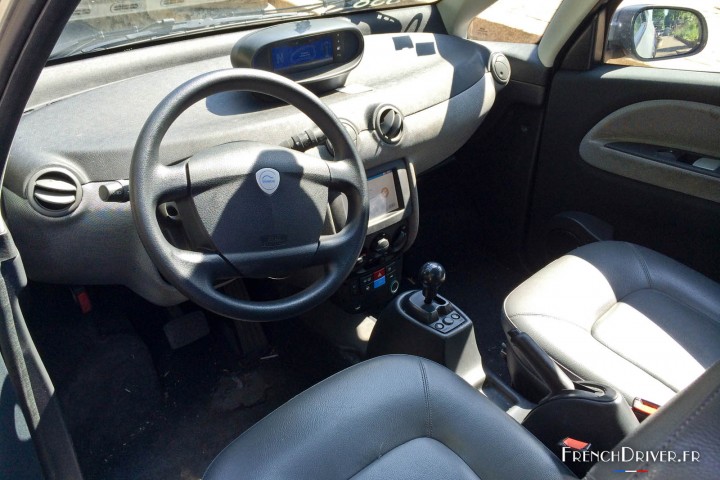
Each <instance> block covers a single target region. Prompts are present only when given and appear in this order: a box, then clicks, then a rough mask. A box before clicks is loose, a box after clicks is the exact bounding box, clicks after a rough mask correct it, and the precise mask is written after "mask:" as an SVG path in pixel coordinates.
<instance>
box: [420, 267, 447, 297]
mask: <svg viewBox="0 0 720 480" xmlns="http://www.w3.org/2000/svg"><path fill="white" fill-rule="evenodd" d="M420 281H421V282H422V293H423V296H424V297H425V305H430V304H431V303H432V301H433V299H434V298H435V297H436V296H437V294H438V290H440V285H442V284H443V282H445V268H443V266H442V265H440V264H439V263H437V262H427V263H426V264H425V265H423V266H422V268H421V269H420Z"/></svg>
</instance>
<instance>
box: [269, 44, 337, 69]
mask: <svg viewBox="0 0 720 480" xmlns="http://www.w3.org/2000/svg"><path fill="white" fill-rule="evenodd" d="M271 55H272V66H273V70H275V71H276V72H277V71H281V70H287V69H289V68H293V67H298V66H301V65H302V66H307V65H314V66H317V65H323V64H327V63H332V60H333V40H332V37H330V36H325V37H320V38H318V39H316V40H313V41H311V42H308V43H303V44H302V45H286V46H281V47H275V48H273V49H272V52H271Z"/></svg>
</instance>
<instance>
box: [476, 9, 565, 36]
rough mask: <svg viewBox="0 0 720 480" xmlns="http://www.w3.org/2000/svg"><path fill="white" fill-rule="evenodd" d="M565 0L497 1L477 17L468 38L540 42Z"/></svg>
mask: <svg viewBox="0 0 720 480" xmlns="http://www.w3.org/2000/svg"><path fill="white" fill-rule="evenodd" d="M561 2H562V0H547V1H539V0H498V1H497V2H495V3H493V4H492V5H490V6H489V7H488V8H486V9H485V10H483V12H482V13H481V14H480V15H478V16H477V17H475V18H474V19H473V20H472V22H470V26H469V27H468V33H467V35H468V38H470V39H472V40H487V41H494V42H513V43H538V42H539V41H540V38H542V35H543V33H545V29H546V28H547V26H548V23H550V19H551V18H552V16H553V15H554V14H555V11H556V10H557V8H558V6H559V5H560V3H561Z"/></svg>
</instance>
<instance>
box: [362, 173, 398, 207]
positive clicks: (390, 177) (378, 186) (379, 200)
mask: <svg viewBox="0 0 720 480" xmlns="http://www.w3.org/2000/svg"><path fill="white" fill-rule="evenodd" d="M368 198H369V200H370V218H371V219H373V218H376V217H379V216H381V215H384V214H386V213H390V212H394V211H396V210H400V202H398V196H397V189H396V188H395V171H394V170H388V171H386V172H383V173H379V174H377V175H373V176H372V177H370V178H368Z"/></svg>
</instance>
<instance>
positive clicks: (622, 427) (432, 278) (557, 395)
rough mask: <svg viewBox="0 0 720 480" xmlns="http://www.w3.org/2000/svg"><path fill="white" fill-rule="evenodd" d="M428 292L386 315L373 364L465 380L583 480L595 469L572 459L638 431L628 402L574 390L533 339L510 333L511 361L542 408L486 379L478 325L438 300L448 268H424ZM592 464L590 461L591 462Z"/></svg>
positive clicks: (373, 341)
mask: <svg viewBox="0 0 720 480" xmlns="http://www.w3.org/2000/svg"><path fill="white" fill-rule="evenodd" d="M419 279H420V281H421V283H422V289H421V290H411V291H407V292H404V293H402V294H400V295H399V296H398V297H397V298H395V299H394V300H393V301H392V302H391V303H390V304H389V305H388V306H387V307H386V308H385V309H384V310H383V311H382V313H381V314H380V315H379V317H378V319H377V323H376V325H375V327H374V329H373V331H372V335H371V337H370V340H369V343H368V346H367V355H368V357H375V356H380V355H386V354H398V353H401V354H410V355H416V356H421V357H424V358H428V359H430V360H434V361H435V362H437V363H439V364H441V365H444V366H446V367H447V368H449V369H450V370H452V371H454V372H455V373H457V374H458V375H459V376H460V377H462V378H463V379H464V380H465V381H467V382H468V383H469V384H470V385H472V386H473V387H475V388H476V389H478V390H479V391H480V392H481V393H483V394H485V395H486V396H487V397H488V398H489V399H490V400H492V401H493V402H494V403H495V404H496V405H498V406H499V407H501V408H502V409H503V410H505V411H506V412H507V413H508V414H509V415H510V416H512V417H513V418H515V420H517V421H518V422H519V423H522V424H523V426H525V428H527V429H528V430H529V431H530V432H531V433H532V434H534V435H535V436H536V437H537V438H538V440H540V441H541V442H542V443H543V444H544V445H545V446H546V447H547V448H548V449H550V450H551V451H553V452H554V453H555V454H557V456H558V458H560V459H561V460H563V461H566V465H567V466H568V467H569V468H570V469H571V470H572V471H573V472H574V473H575V474H576V475H578V476H579V477H582V476H583V475H584V474H585V473H586V472H587V471H588V470H589V469H590V467H591V466H592V463H591V462H579V461H572V458H573V456H572V455H570V456H567V460H566V455H565V453H566V451H567V450H570V451H573V450H576V451H598V452H600V451H608V450H611V449H612V448H613V447H614V446H615V445H616V444H617V443H619V442H620V441H621V440H622V439H623V438H625V437H626V436H627V435H628V434H629V433H631V432H632V431H633V430H634V429H635V428H636V427H637V425H638V420H637V418H635V415H634V414H633V412H632V410H631V409H630V406H629V405H628V404H627V402H626V401H625V399H624V398H623V397H622V395H620V394H619V393H618V392H616V391H615V390H614V389H612V388H611V387H609V386H606V385H600V384H594V383H588V382H573V381H572V380H570V378H569V377H568V376H567V375H566V374H565V373H564V372H563V371H562V370H561V369H560V368H559V367H558V365H557V364H556V363H555V362H554V361H553V360H552V359H551V358H550V357H549V356H548V354H547V353H546V352H545V351H544V350H543V349H542V348H541V347H539V346H538V345H537V344H536V343H535V342H534V340H533V339H532V338H531V337H530V336H529V335H527V334H526V333H523V332H520V331H517V330H513V331H511V332H510V333H509V337H508V338H509V343H508V345H507V351H508V358H510V357H511V355H510V353H511V352H512V358H513V359H514V361H518V362H522V363H523V364H524V365H526V366H527V369H528V370H529V371H531V372H532V374H533V376H534V378H535V379H536V380H537V382H538V383H540V384H542V385H543V388H544V390H545V391H546V392H547V393H546V394H545V395H544V396H543V397H542V398H540V399H538V401H537V403H533V402H530V401H528V400H527V399H526V398H524V397H523V395H522V394H520V393H519V392H517V391H515V390H514V389H513V388H511V387H509V386H508V385H506V384H505V383H504V382H502V381H501V380H500V379H498V377H496V376H494V375H493V374H491V373H490V372H485V371H484V369H483V365H482V359H481V357H480V353H479V351H478V348H477V344H476V340H475V331H474V327H473V322H472V320H471V319H470V318H469V317H468V316H467V315H466V314H465V313H463V311H462V310H460V308H458V307H457V306H456V305H454V304H453V303H451V302H450V301H449V300H448V299H446V298H444V297H442V296H440V295H439V294H438V291H439V288H440V286H441V285H442V283H443V282H444V281H445V279H446V275H445V270H444V268H443V267H442V265H440V264H438V263H435V262H428V263H426V264H425V265H423V267H422V269H421V271H420V274H419ZM588 458H590V457H589V456H588Z"/></svg>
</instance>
